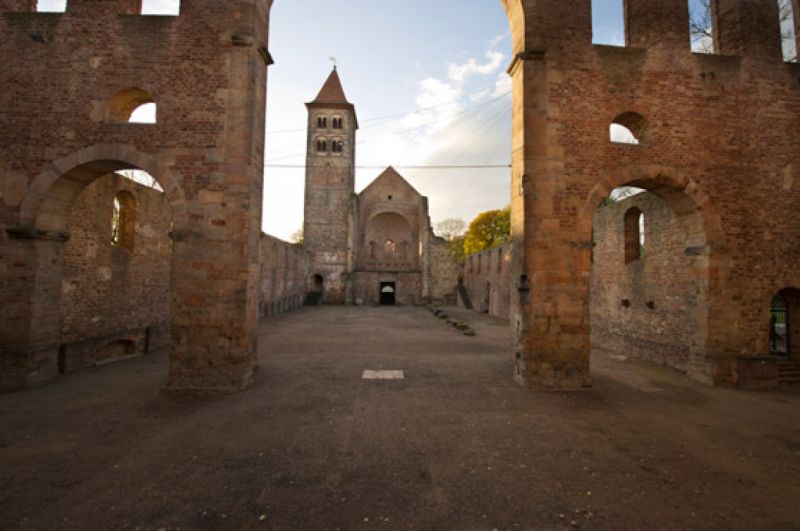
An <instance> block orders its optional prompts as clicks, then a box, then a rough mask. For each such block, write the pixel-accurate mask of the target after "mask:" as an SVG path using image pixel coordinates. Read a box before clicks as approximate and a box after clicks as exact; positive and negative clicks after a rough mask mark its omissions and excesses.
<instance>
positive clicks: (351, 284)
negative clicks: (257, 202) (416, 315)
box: [304, 69, 460, 305]
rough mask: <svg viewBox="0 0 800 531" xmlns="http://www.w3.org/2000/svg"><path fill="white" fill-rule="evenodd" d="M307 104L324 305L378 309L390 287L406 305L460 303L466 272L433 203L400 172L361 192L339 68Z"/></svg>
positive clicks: (310, 234)
mask: <svg viewBox="0 0 800 531" xmlns="http://www.w3.org/2000/svg"><path fill="white" fill-rule="evenodd" d="M307 106H308V116H309V118H308V157H307V161H306V190H305V192H306V195H305V223H304V239H305V241H304V246H305V248H306V249H307V250H308V252H309V254H310V260H311V265H310V271H309V274H310V275H311V278H312V279H317V280H316V281H315V280H311V282H310V283H311V284H315V283H316V284H321V285H319V286H317V287H316V288H314V289H319V290H320V291H321V292H322V302H324V303H331V304H345V303H346V304H378V303H379V302H380V291H381V289H382V287H383V289H387V288H386V286H387V285H390V286H391V287H390V288H388V289H391V290H392V293H394V295H395V297H394V300H395V302H394V303H396V304H400V305H421V304H425V303H429V302H436V303H443V302H446V301H454V300H455V287H456V284H457V281H458V275H459V272H460V269H459V267H458V265H457V264H456V263H455V261H454V260H453V259H452V257H451V256H450V253H449V247H448V245H447V243H446V242H445V241H444V240H442V239H441V238H437V237H436V236H435V235H434V234H433V230H432V229H431V224H430V216H429V214H428V200H427V198H425V197H423V196H422V195H421V194H420V193H419V192H417V191H416V190H415V189H414V187H412V186H411V185H410V184H409V183H408V181H406V180H405V179H404V178H403V177H402V176H401V175H400V174H399V173H398V172H397V171H395V170H394V168H387V169H386V170H385V171H384V172H383V173H382V174H381V175H379V176H378V177H377V178H376V179H375V180H374V181H373V182H372V183H371V184H370V185H369V186H367V187H366V188H365V189H364V190H363V191H362V192H361V193H359V194H356V193H355V138H356V136H355V135H356V130H357V129H358V121H357V119H356V112H355V107H354V106H353V104H351V103H349V102H348V101H347V98H346V97H345V94H344V90H343V89H342V85H341V80H340V79H339V74H338V72H337V71H336V70H335V69H334V70H333V72H331V74H330V76H329V77H328V79H327V81H326V82H325V84H324V85H323V87H322V89H321V90H320V93H319V95H318V96H317V97H316V98H315V99H314V101H312V102H311V103H308V104H307ZM320 281H321V282H320Z"/></svg>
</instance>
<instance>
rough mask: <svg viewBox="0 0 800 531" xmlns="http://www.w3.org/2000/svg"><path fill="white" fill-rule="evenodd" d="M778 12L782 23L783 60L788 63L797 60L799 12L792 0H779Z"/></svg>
mask: <svg viewBox="0 0 800 531" xmlns="http://www.w3.org/2000/svg"><path fill="white" fill-rule="evenodd" d="M778 14H779V16H780V25H781V47H782V48H783V60H784V61H786V62H787V63H796V62H797V43H798V41H797V28H798V24H797V22H798V21H797V18H796V17H797V14H796V13H795V12H794V4H793V3H792V0H778Z"/></svg>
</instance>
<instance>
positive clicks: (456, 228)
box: [434, 218, 467, 264]
mask: <svg viewBox="0 0 800 531" xmlns="http://www.w3.org/2000/svg"><path fill="white" fill-rule="evenodd" d="M466 230H467V224H466V222H464V220H463V219H458V218H448V219H445V220H442V221H440V222H439V223H437V224H436V227H435V228H434V232H435V233H436V235H437V236H440V237H442V238H444V239H445V240H447V243H448V244H450V255H451V256H452V257H453V258H454V259H455V261H456V262H457V263H459V264H463V263H464V233H465V232H466Z"/></svg>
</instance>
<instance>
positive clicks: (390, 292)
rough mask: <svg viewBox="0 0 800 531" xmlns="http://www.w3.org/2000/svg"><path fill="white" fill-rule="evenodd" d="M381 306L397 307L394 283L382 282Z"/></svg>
mask: <svg viewBox="0 0 800 531" xmlns="http://www.w3.org/2000/svg"><path fill="white" fill-rule="evenodd" d="M380 290H381V298H380V303H381V306H395V304H396V303H397V297H396V292H395V291H396V290H395V283H394V282H381V283H380Z"/></svg>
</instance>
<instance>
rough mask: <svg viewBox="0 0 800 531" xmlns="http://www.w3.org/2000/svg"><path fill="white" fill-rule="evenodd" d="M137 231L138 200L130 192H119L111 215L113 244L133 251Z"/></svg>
mask: <svg viewBox="0 0 800 531" xmlns="http://www.w3.org/2000/svg"><path fill="white" fill-rule="evenodd" d="M135 233H136V200H135V199H134V198H133V196H132V195H131V194H129V193H128V192H119V193H118V194H117V195H116V196H115V197H114V205H113V211H112V215H111V245H114V246H115V247H123V248H125V249H127V250H129V251H131V252H133V244H134V237H135Z"/></svg>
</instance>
